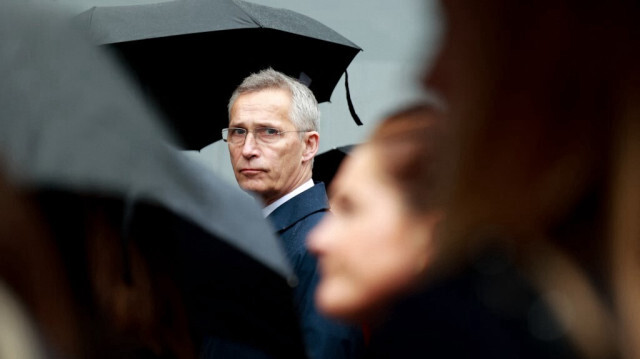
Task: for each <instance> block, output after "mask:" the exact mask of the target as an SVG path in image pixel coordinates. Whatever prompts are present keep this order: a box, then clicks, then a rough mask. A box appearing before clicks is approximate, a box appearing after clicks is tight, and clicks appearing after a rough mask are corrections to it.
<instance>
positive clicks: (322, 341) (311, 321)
mask: <svg viewBox="0 0 640 359" xmlns="http://www.w3.org/2000/svg"><path fill="white" fill-rule="evenodd" d="M328 202H329V201H328V199H327V193H326V191H325V188H324V184H323V183H318V184H316V185H315V186H313V187H312V188H310V189H308V190H306V191H304V192H302V193H300V194H298V195H297V196H295V197H293V198H292V199H290V200H289V201H287V202H285V203H284V204H282V205H281V206H280V207H278V208H276V209H275V210H274V211H273V212H272V213H271V214H270V215H269V216H268V217H267V218H268V219H269V220H270V221H271V223H272V224H273V225H274V227H275V229H276V231H277V232H276V233H277V234H278V235H279V236H280V238H281V239H282V242H283V246H284V249H285V253H286V255H287V258H289V260H290V261H291V264H292V266H293V269H294V272H295V274H296V276H297V277H298V285H297V287H296V288H295V290H294V298H295V304H296V307H297V309H298V313H299V315H300V321H301V327H302V331H303V335H304V339H305V342H306V346H307V354H308V356H309V358H312V359H318V358H331V359H334V358H335V359H340V358H357V357H359V356H360V354H361V351H362V347H363V338H362V331H361V329H360V328H358V327H354V326H348V325H343V324H340V323H337V322H334V321H331V320H329V319H327V318H326V317H324V316H323V315H321V314H320V313H318V311H317V310H316V307H315V304H314V291H315V288H316V286H317V284H318V279H319V277H318V276H319V273H318V271H317V267H316V264H317V261H316V258H315V257H313V256H312V255H311V254H310V253H309V252H308V251H307V248H306V246H305V242H306V238H307V235H308V234H309V232H310V231H311V229H312V228H313V227H314V226H315V225H317V224H318V222H320V220H321V219H322V217H323V216H324V215H325V214H326V212H327V211H328V210H329V203H328Z"/></svg>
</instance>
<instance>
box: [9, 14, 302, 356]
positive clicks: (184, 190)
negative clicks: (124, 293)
mask: <svg viewBox="0 0 640 359" xmlns="http://www.w3.org/2000/svg"><path fill="white" fill-rule="evenodd" d="M0 5H2V6H0V7H2V11H0V43H2V47H0V76H1V78H2V79H3V80H2V81H1V82H0V94H1V95H0V166H1V167H2V168H0V169H2V172H5V174H6V175H7V176H8V178H9V179H10V180H11V181H12V183H14V184H15V185H16V186H18V187H19V188H24V189H25V190H28V191H36V192H38V193H40V194H41V195H39V198H40V199H41V203H42V209H43V211H44V213H45V214H46V216H45V217H46V218H48V219H49V221H48V224H49V226H50V227H51V228H52V229H53V231H54V232H55V233H57V236H56V237H57V238H59V240H60V246H61V247H67V248H70V252H69V253H75V252H77V251H74V250H73V247H74V246H76V245H81V243H82V241H80V240H78V241H77V242H74V240H75V239H81V238H82V237H83V233H85V230H86V228H87V224H86V223H84V222H83V221H78V220H77V219H78V218H83V216H84V215H83V213H82V211H81V210H82V208H94V207H95V206H96V205H95V204H96V203H98V204H99V205H100V208H103V209H105V210H106V212H107V213H108V215H109V217H110V218H111V219H112V221H113V223H115V224H116V227H118V228H120V229H121V232H120V233H121V237H122V241H123V243H122V247H123V249H125V252H126V249H127V248H128V243H129V241H135V244H136V246H137V247H138V248H140V251H141V253H142V254H143V256H144V255H145V254H149V257H147V258H152V257H153V258H160V259H162V260H160V262H159V263H156V264H157V266H156V267H155V268H159V270H161V271H163V272H165V273H167V275H169V276H170V277H171V278H172V279H173V281H174V282H173V283H174V285H175V286H177V287H178V288H179V289H180V293H181V295H182V298H183V301H184V302H185V304H186V306H185V308H186V311H187V313H188V315H189V318H190V323H189V325H190V327H191V328H192V329H193V330H194V332H197V333H199V335H212V336H216V337H221V338H226V339H228V340H231V341H233V342H239V343H245V344H247V345H250V346H252V347H256V348H259V349H262V350H265V351H266V352H269V353H271V354H274V355H276V356H281V355H284V354H287V353H288V354H291V353H298V354H299V353H302V345H301V339H300V335H299V333H298V328H297V325H298V324H297V320H296V317H295V311H294V310H293V306H292V297H291V295H292V291H291V288H290V285H289V284H288V283H289V282H290V281H291V280H295V278H294V277H293V274H292V271H291V269H290V267H289V265H288V263H287V261H286V258H285V256H284V253H283V252H282V250H281V248H280V245H279V243H278V241H277V239H276V238H275V237H274V236H273V235H272V234H271V233H272V230H271V229H270V227H269V225H268V224H267V222H266V221H265V220H264V218H263V217H262V214H261V211H260V208H259V207H258V205H257V204H256V202H255V201H253V200H252V199H251V198H249V197H247V196H246V195H244V194H243V193H240V192H239V191H238V190H237V189H236V188H235V187H231V186H230V185H227V184H225V183H224V182H223V181H222V180H220V179H219V178H217V177H216V176H215V175H214V174H213V173H211V172H210V171H208V170H207V169H205V168H204V167H201V166H200V165H199V164H198V163H196V162H193V161H192V160H190V159H188V158H187V157H185V155H184V154H183V153H181V152H180V151H178V150H176V149H174V148H172V147H171V145H170V144H169V143H170V139H169V138H168V135H167V133H166V131H164V130H163V129H162V128H160V127H159V126H158V125H157V123H156V122H157V121H156V114H155V113H154V111H153V110H152V109H151V108H150V107H149V106H147V105H146V104H145V103H144V102H143V101H141V100H140V99H139V97H140V96H139V93H138V92H137V91H134V89H133V88H131V86H129V85H130V84H129V83H128V81H127V78H125V76H124V75H123V73H122V71H121V70H120V68H118V67H116V66H115V64H113V63H112V62H111V61H110V59H109V58H108V57H107V56H106V55H105V53H103V51H104V50H101V49H99V48H96V47H95V46H93V45H91V44H89V43H88V42H85V41H82V40H83V39H81V38H79V37H78V36H77V33H74V32H73V31H71V30H70V29H67V28H65V27H64V26H62V24H61V23H60V22H59V21H54V20H52V19H51V18H50V17H49V16H44V15H41V14H40V15H37V16H36V15H33V14H31V13H30V12H25V11H24V10H22V8H14V7H13V6H4V5H5V4H4V3H3V4H0ZM87 201H89V202H90V203H91V204H90V205H88V204H87ZM34 220H35V219H34ZM129 254H131V253H129ZM123 256H124V262H125V266H124V268H123V276H124V277H125V278H126V279H127V280H129V281H130V280H131V278H129V276H130V274H131V273H130V269H131V266H133V267H135V265H133V263H131V261H134V260H135V258H136V257H135V256H133V254H131V256H129V255H128V254H127V253H125V254H124V255H123ZM74 258H75V260H74V261H72V262H74V263H75V262H78V263H81V262H83V261H84V258H83V257H82V255H76V256H75V257H74ZM67 259H69V258H67ZM127 262H128V263H127ZM151 265H152V267H153V263H151ZM70 275H72V276H73V278H76V279H77V278H81V277H82V276H83V275H86V274H85V273H82V272H80V271H70ZM81 281H82V280H80V279H78V281H76V282H74V283H79V282H81ZM132 285H136V283H135V282H134V283H132ZM141 309H144V308H141Z"/></svg>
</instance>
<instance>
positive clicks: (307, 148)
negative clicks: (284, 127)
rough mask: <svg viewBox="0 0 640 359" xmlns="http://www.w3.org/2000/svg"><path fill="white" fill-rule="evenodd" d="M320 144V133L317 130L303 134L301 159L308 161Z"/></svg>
mask: <svg viewBox="0 0 640 359" xmlns="http://www.w3.org/2000/svg"><path fill="white" fill-rule="evenodd" d="M319 144H320V134H319V133H318V132H317V131H309V132H306V133H305V134H304V152H303V153H302V160H303V161H310V160H312V159H313V157H315V155H316V153H317V152H318V146H319Z"/></svg>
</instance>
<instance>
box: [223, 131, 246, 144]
mask: <svg viewBox="0 0 640 359" xmlns="http://www.w3.org/2000/svg"><path fill="white" fill-rule="evenodd" d="M246 136H247V130H245V129H244V128H229V129H228V134H227V141H229V142H231V143H240V142H242V141H244V138H245V137H246Z"/></svg>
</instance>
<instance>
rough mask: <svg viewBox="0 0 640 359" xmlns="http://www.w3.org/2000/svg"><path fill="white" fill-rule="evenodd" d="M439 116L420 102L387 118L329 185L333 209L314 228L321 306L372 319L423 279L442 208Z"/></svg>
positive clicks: (331, 311) (332, 313) (347, 317)
mask: <svg viewBox="0 0 640 359" xmlns="http://www.w3.org/2000/svg"><path fill="white" fill-rule="evenodd" d="M441 121H442V119H441V114H440V113H439V112H438V111H437V110H435V109H433V108H432V107H430V106H427V105H417V106H414V107H410V108H407V109H405V110H403V111H400V112H397V113H395V114H393V115H392V116H390V117H388V118H386V119H385V120H384V121H383V122H382V123H381V124H380V125H379V126H378V127H377V128H376V130H375V131H374V133H373V134H372V136H371V138H370V139H369V141H368V142H366V143H365V144H363V145H360V146H359V147H357V148H356V149H355V150H354V151H353V153H352V154H351V155H350V156H348V158H347V159H346V160H345V162H344V163H343V165H342V166H341V167H340V169H339V170H338V174H337V175H336V177H335V179H334V180H333V182H332V184H331V187H330V189H329V193H330V198H331V208H332V213H333V214H332V215H329V216H326V217H325V219H324V220H323V221H322V222H321V223H320V224H319V225H318V226H317V227H316V228H315V229H314V231H313V232H312V233H311V234H310V236H309V238H308V246H309V249H310V250H311V251H312V253H314V254H315V255H317V256H318V261H319V268H320V270H321V272H322V275H321V278H322V279H321V281H320V283H319V285H318V288H317V290H316V304H317V306H318V308H319V309H320V310H321V311H323V312H324V313H326V314H327V315H330V316H333V317H336V318H340V319H344V320H353V321H358V320H371V319H378V318H376V317H377V315H378V314H380V313H381V312H384V310H385V309H386V308H387V307H388V306H389V305H390V304H391V303H392V302H393V300H394V299H395V298H396V297H397V296H399V295H401V294H403V293H405V292H407V291H409V290H410V289H412V288H413V287H414V286H416V285H417V283H419V282H420V281H421V278H422V276H423V275H424V273H425V270H426V268H427V267H428V265H429V263H430V262H431V258H432V256H433V251H432V237H433V235H434V228H435V226H436V224H437V223H438V222H439V221H440V219H441V217H442V214H441V211H440V210H439V208H440V202H441V198H440V197H439V196H438V194H437V193H438V192H437V190H436V188H437V187H438V178H437V174H438V173H439V169H437V168H436V167H438V166H440V164H441V162H440V161H439V160H438V159H437V155H438V152H439V151H438V147H439V144H440V141H441V138H440V137H441V136H442V135H443V132H442V129H441V126H442V123H441Z"/></svg>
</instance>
